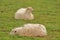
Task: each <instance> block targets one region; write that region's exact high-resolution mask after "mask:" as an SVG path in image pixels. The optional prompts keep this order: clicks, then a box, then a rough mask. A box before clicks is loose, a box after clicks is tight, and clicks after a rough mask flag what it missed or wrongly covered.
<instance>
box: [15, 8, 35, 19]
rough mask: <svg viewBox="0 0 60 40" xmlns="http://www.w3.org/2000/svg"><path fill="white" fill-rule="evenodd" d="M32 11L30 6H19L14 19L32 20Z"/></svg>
mask: <svg viewBox="0 0 60 40" xmlns="http://www.w3.org/2000/svg"><path fill="white" fill-rule="evenodd" d="M32 11H33V8H32V7H27V8H20V9H19V10H17V12H16V13H15V19H24V20H32V19H34V16H33V14H32Z"/></svg>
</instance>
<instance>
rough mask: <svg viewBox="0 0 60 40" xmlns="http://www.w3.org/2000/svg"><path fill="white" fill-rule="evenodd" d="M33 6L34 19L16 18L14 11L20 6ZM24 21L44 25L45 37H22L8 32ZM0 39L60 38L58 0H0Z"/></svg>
mask: <svg viewBox="0 0 60 40" xmlns="http://www.w3.org/2000/svg"><path fill="white" fill-rule="evenodd" d="M28 6H32V7H33V8H34V11H33V14H34V16H35V19H34V20H20V19H19V20H16V19H15V18H14V14H15V12H16V11H17V10H18V9H19V8H22V7H28ZM26 23H40V24H44V25H45V26H46V29H47V31H48V35H47V36H46V37H23V36H12V35H10V34H9V32H10V31H11V29H13V28H14V27H18V26H22V25H24V24H26ZM0 40H60V0H0Z"/></svg>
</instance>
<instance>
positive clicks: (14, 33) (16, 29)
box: [10, 28, 22, 35]
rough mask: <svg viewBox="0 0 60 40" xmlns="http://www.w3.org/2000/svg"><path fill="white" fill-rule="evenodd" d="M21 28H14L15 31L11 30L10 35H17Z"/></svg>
mask: <svg viewBox="0 0 60 40" xmlns="http://www.w3.org/2000/svg"><path fill="white" fill-rule="evenodd" d="M21 29H22V28H15V29H12V31H11V32H10V34H11V35H18V33H20V30H21Z"/></svg>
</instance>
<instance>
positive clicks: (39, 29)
mask: <svg viewBox="0 0 60 40" xmlns="http://www.w3.org/2000/svg"><path fill="white" fill-rule="evenodd" d="M10 34H11V35H20V36H33V37H34V36H46V35H47V31H46V28H45V26H44V25H42V24H25V25H24V26H23V27H18V28H14V29H12V31H11V32H10Z"/></svg>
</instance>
